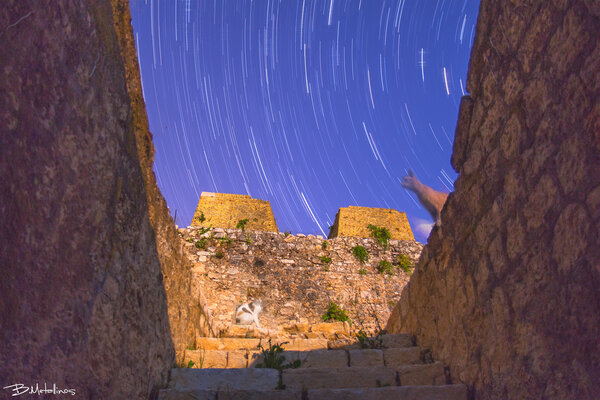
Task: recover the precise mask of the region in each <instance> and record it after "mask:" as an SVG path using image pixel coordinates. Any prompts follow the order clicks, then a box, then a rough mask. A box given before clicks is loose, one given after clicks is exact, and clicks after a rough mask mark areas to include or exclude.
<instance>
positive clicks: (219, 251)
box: [215, 250, 225, 258]
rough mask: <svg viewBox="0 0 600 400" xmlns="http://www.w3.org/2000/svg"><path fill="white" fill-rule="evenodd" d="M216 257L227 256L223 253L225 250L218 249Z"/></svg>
mask: <svg viewBox="0 0 600 400" xmlns="http://www.w3.org/2000/svg"><path fill="white" fill-rule="evenodd" d="M215 257H217V258H223V257H225V254H223V252H222V251H221V250H217V252H216V253H215Z"/></svg>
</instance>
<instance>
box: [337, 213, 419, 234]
mask: <svg viewBox="0 0 600 400" xmlns="http://www.w3.org/2000/svg"><path fill="white" fill-rule="evenodd" d="M370 224H372V225H375V226H380V227H384V228H387V229H388V231H389V232H390V236H391V238H392V239H395V240H415V238H414V236H413V233H412V230H411V229H410V225H409V223H408V219H407V218H406V214H405V213H403V212H399V211H397V210H393V209H389V208H374V207H357V206H349V207H343V208H340V209H339V210H338V213H337V214H336V216H335V222H334V224H333V226H332V228H331V230H330V232H329V237H330V238H334V237H344V236H356V237H369V236H371V231H370V230H369V229H368V228H367V227H368V226H369V225H370Z"/></svg>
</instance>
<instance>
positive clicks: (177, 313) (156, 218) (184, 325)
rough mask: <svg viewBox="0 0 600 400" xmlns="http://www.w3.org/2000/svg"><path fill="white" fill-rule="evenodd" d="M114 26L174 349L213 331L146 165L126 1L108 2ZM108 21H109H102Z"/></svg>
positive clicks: (148, 138) (148, 157)
mask: <svg viewBox="0 0 600 400" xmlns="http://www.w3.org/2000/svg"><path fill="white" fill-rule="evenodd" d="M111 3H112V9H113V21H114V28H115V31H116V32H117V37H118V40H119V46H120V52H121V57H122V60H123V64H124V66H125V74H126V82H127V92H128V93H129V98H130V103H131V108H132V110H131V111H132V120H133V124H132V126H131V127H130V128H132V129H133V133H134V135H135V146H136V150H137V156H138V159H139V163H140V166H141V170H142V178H143V182H144V188H145V192H146V201H147V204H148V215H149V217H150V223H151V225H152V232H153V235H154V240H155V242H156V247H157V251H158V258H159V261H160V266H161V271H162V275H163V283H164V287H165V291H166V294H167V302H168V304H169V308H168V311H169V323H170V329H171V339H172V340H173V344H174V345H175V349H176V350H181V349H185V348H187V347H189V346H190V345H192V344H193V343H194V341H195V338H196V336H197V335H205V336H209V335H211V334H212V333H213V330H212V327H211V321H210V318H208V316H206V315H204V314H203V311H202V310H203V309H204V305H205V304H206V299H205V298H204V295H203V293H202V291H198V290H197V291H195V292H194V293H195V295H194V296H193V297H191V296H190V293H191V285H192V275H191V272H190V269H191V265H189V264H188V263H187V257H185V255H184V252H183V248H182V246H181V241H180V240H179V235H178V233H177V229H176V227H175V223H174V221H173V219H172V218H171V214H170V212H169V209H168V208H167V203H166V201H165V199H164V197H163V195H162V193H161V192H160V190H159V189H158V185H157V184H156V177H155V175H154V170H153V169H152V166H153V164H154V144H153V143H152V134H151V133H150V131H149V127H148V117H147V115H146V105H145V103H144V97H143V94H142V82H141V77H140V68H139V65H138V58H137V53H136V50H135V40H134V38H133V28H132V26H131V14H130V12H129V1H128V0H111ZM104 22H105V23H110V21H104Z"/></svg>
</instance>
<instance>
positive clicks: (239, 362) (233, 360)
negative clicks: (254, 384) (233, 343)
mask: <svg viewBox="0 0 600 400" xmlns="http://www.w3.org/2000/svg"><path fill="white" fill-rule="evenodd" d="M247 366H248V351H247V350H229V351H228V352H227V368H246V367H247Z"/></svg>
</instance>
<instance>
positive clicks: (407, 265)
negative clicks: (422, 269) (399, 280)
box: [398, 254, 414, 275]
mask: <svg viewBox="0 0 600 400" xmlns="http://www.w3.org/2000/svg"><path fill="white" fill-rule="evenodd" d="M413 267H414V265H413V262H412V261H411V260H410V258H408V256H407V255H406V254H400V255H399V256H398V269H401V270H403V271H404V272H406V273H407V274H409V275H410V274H411V273H412V269H411V268H413Z"/></svg>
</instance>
